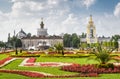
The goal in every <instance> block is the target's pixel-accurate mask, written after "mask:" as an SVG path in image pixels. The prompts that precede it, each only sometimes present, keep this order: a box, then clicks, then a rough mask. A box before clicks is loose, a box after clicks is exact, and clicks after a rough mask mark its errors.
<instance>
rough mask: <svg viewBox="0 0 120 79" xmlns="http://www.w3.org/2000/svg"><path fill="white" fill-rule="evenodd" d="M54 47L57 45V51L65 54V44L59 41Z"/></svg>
mask: <svg viewBox="0 0 120 79" xmlns="http://www.w3.org/2000/svg"><path fill="white" fill-rule="evenodd" d="M54 47H55V49H56V51H57V53H62V55H64V47H63V44H61V43H58V44H55V45H54Z"/></svg>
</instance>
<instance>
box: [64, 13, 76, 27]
mask: <svg viewBox="0 0 120 79" xmlns="http://www.w3.org/2000/svg"><path fill="white" fill-rule="evenodd" d="M77 21H78V19H77V18H76V17H75V16H74V14H69V15H68V17H67V19H66V20H64V21H63V22H62V23H63V24H69V25H71V24H72V25H73V24H77Z"/></svg>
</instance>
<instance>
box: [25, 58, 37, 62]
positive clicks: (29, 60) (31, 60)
mask: <svg viewBox="0 0 120 79" xmlns="http://www.w3.org/2000/svg"><path fill="white" fill-rule="evenodd" d="M35 60H36V58H29V59H28V60H27V61H26V63H34V62H35Z"/></svg>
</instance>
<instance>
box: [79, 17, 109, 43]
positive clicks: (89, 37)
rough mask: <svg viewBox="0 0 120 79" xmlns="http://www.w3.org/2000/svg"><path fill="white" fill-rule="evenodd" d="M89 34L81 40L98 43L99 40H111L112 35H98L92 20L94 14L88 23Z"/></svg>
mask: <svg viewBox="0 0 120 79" xmlns="http://www.w3.org/2000/svg"><path fill="white" fill-rule="evenodd" d="M86 34H87V36H86V38H81V39H80V40H81V42H85V43H87V44H91V43H97V42H99V43H100V42H109V41H110V40H111V38H110V37H97V35H96V27H95V25H94V22H93V20H92V15H90V19H89V22H88V25H87V33H86Z"/></svg>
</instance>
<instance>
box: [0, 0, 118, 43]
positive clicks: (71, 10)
mask: <svg viewBox="0 0 120 79" xmlns="http://www.w3.org/2000/svg"><path fill="white" fill-rule="evenodd" d="M90 14H92V16H93V21H94V25H95V26H96V30H97V36H102V35H104V36H112V35H114V34H120V31H119V30H120V0H0V27H1V28H2V29H0V36H1V37H2V38H0V40H3V41H6V40H7V36H8V33H11V36H12V35H13V31H14V30H15V31H16V33H18V32H19V31H20V29H21V28H23V30H24V31H25V32H26V33H28V32H30V33H32V34H33V35H36V34H37V28H39V27H40V26H39V24H40V21H41V17H43V18H44V23H45V28H47V29H48V33H49V34H50V35H54V34H56V35H59V34H61V33H77V34H81V33H82V32H86V27H87V24H88V20H89V16H90Z"/></svg>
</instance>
